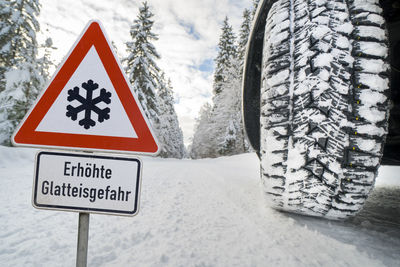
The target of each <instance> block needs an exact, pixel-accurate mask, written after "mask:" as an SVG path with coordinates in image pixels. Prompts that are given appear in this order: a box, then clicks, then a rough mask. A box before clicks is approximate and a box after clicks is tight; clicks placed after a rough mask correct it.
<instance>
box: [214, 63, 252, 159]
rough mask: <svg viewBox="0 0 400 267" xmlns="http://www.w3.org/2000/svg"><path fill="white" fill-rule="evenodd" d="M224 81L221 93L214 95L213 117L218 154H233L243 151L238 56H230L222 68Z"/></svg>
mask: <svg viewBox="0 0 400 267" xmlns="http://www.w3.org/2000/svg"><path fill="white" fill-rule="evenodd" d="M222 76H223V77H224V80H225V81H226V82H225V83H224V84H223V85H222V87H221V89H222V91H221V93H220V94H219V95H217V96H216V97H214V107H213V111H212V112H213V113H212V115H213V119H214V121H215V124H214V128H215V131H216V141H217V145H216V148H217V152H218V154H219V155H224V156H228V155H234V154H239V153H243V152H245V145H244V135H243V123H242V116H241V76H240V64H239V59H238V58H231V59H230V64H229V66H228V67H227V68H226V69H225V70H223V72H222Z"/></svg>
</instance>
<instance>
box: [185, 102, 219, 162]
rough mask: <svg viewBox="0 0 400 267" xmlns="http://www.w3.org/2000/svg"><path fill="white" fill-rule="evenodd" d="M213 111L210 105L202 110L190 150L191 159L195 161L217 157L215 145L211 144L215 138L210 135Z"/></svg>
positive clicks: (207, 104)
mask: <svg viewBox="0 0 400 267" xmlns="http://www.w3.org/2000/svg"><path fill="white" fill-rule="evenodd" d="M211 111H212V106H211V105H210V104H209V103H205V104H204V105H203V106H202V108H201V109H200V112H199V117H198V118H197V120H196V125H195V127H194V135H193V139H192V144H191V148H190V157H191V158H193V159H199V158H206V157H216V156H217V154H216V152H215V148H214V147H213V143H212V142H210V140H213V136H212V134H211V133H210V125H211V124H212V123H211V121H212V114H211Z"/></svg>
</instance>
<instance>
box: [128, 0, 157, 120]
mask: <svg viewBox="0 0 400 267" xmlns="http://www.w3.org/2000/svg"><path fill="white" fill-rule="evenodd" d="M153 16H154V14H153V13H151V11H150V8H149V6H148V5H147V2H144V3H143V5H142V6H141V7H140V8H139V14H138V16H137V18H136V19H135V20H134V21H133V25H132V26H131V29H130V35H131V38H132V40H131V41H130V42H127V43H126V46H127V52H128V53H129V55H128V57H127V58H126V59H125V60H124V61H125V62H126V64H127V67H126V72H127V74H128V78H129V81H130V83H131V84H132V86H133V90H134V91H135V93H136V95H137V96H138V98H139V101H140V104H141V105H142V108H143V110H144V112H145V114H146V116H147V118H148V119H149V120H150V122H151V123H152V125H153V126H155V125H156V124H158V123H159V118H158V114H159V106H158V102H157V91H156V90H157V83H158V73H159V71H160V69H159V67H158V66H157V64H156V62H155V60H156V59H158V58H160V55H159V54H158V53H157V51H156V48H155V47H154V45H153V44H152V42H153V41H156V40H158V37H157V35H156V34H154V33H153V32H152V27H153V24H154V21H153V20H151V19H152V17H153Z"/></svg>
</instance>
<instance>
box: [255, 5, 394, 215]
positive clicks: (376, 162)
mask: <svg viewBox="0 0 400 267" xmlns="http://www.w3.org/2000/svg"><path fill="white" fill-rule="evenodd" d="M385 27H386V25H385V21H384V19H383V17H382V9H381V8H380V7H379V1H378V0H318V1H307V0H279V1H276V2H275V3H274V4H273V5H272V7H271V9H270V10H269V13H268V17H267V22H266V27H265V36H264V48H263V59H262V80H261V97H260V101H261V103H260V155H261V180H262V184H263V188H264V191H265V193H266V196H267V198H268V199H269V200H270V202H271V203H272V206H273V207H274V208H276V209H279V210H284V211H290V212H295V213H301V214H306V215H311V216H319V217H327V218H332V219H343V218H346V217H348V216H353V215H355V214H356V213H357V212H358V211H359V210H360V209H361V207H362V206H363V204H364V202H365V200H366V198H367V196H368V194H369V192H370V191H371V189H372V188H373V186H374V182H375V177H376V175H377V170H378V167H379V166H380V161H381V158H382V155H383V146H384V143H385V138H386V134H387V128H388V116H389V112H388V110H389V108H388V107H389V70H390V66H389V64H388V63H387V61H388V34H387V31H386V29H385Z"/></svg>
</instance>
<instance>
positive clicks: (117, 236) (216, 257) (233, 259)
mask: <svg viewBox="0 0 400 267" xmlns="http://www.w3.org/2000/svg"><path fill="white" fill-rule="evenodd" d="M35 153H36V150H34V149H20V148H5V147H0V181H1V185H2V186H1V188H0V205H1V206H0V222H1V224H0V229H1V230H0V240H1V242H0V265H1V266H73V265H74V264H75V250H76V235H77V222H78V214H76V213H69V212H58V211H43V210H36V209H34V208H33V207H32V206H31V187H32V180H33V159H34V155H35ZM142 159H143V162H144V176H143V182H142V194H141V210H140V212H139V215H138V216H137V217H133V218H126V217H117V216H105V215H91V217H90V220H91V221H90V236H89V238H90V239H89V255H88V263H89V266H400V174H399V170H400V168H396V167H382V168H381V172H380V175H379V177H378V179H377V187H376V189H375V190H374V192H373V194H372V195H371V197H370V198H369V200H368V203H367V204H366V207H365V209H364V210H363V211H362V212H361V213H360V214H359V215H358V216H357V217H355V218H354V219H352V220H350V221H346V222H334V221H327V220H320V219H315V218H309V217H302V216H296V215H288V214H284V213H280V212H277V211H274V210H272V209H270V208H268V207H267V206H265V203H264V201H263V198H262V195H261V192H260V189H259V184H258V183H259V178H258V175H259V172H258V159H257V157H256V156H255V155H254V154H246V155H239V156H235V157H226V158H219V159H213V160H209V159H206V160H196V161H194V160H163V159H156V158H147V157H142Z"/></svg>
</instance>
